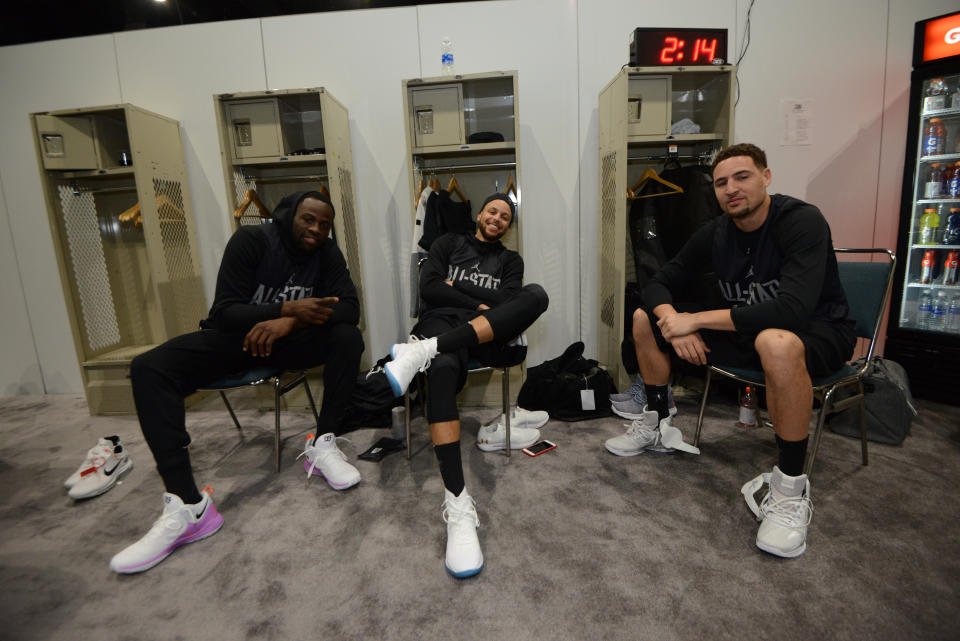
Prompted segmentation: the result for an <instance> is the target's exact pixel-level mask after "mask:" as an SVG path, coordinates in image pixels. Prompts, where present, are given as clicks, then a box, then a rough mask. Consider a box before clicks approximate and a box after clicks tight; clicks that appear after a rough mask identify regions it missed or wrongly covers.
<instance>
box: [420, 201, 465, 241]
mask: <svg viewBox="0 0 960 641" xmlns="http://www.w3.org/2000/svg"><path fill="white" fill-rule="evenodd" d="M473 227H474V221H473V217H472V216H471V215H470V201H467V202H465V203H459V202H457V201H455V200H454V199H453V198H451V197H450V192H448V191H442V190H441V191H438V192H434V193H432V194H430V198H428V199H427V206H426V215H425V218H424V221H423V237H422V238H420V247H422V248H424V249H426V250H429V249H430V245H431V244H432V243H433V241H434V240H436V239H437V238H439V237H440V236H442V235H444V234H446V233H450V232H453V233H456V234H464V233H470V232H472V231H473Z"/></svg>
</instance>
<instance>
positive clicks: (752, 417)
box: [737, 385, 757, 429]
mask: <svg viewBox="0 0 960 641" xmlns="http://www.w3.org/2000/svg"><path fill="white" fill-rule="evenodd" d="M737 424H738V425H739V426H740V427H742V428H744V429H750V428H753V427H756V426H757V399H755V398H754V397H753V390H752V389H751V388H750V386H749V385H747V387H746V389H744V390H743V394H742V395H741V396H740V419H739V421H738V423H737Z"/></svg>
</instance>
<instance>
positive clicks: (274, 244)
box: [200, 192, 360, 332]
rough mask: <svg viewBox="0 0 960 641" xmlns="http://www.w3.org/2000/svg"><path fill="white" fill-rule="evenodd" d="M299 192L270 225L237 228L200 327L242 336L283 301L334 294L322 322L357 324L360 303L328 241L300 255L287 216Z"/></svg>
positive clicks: (334, 246) (272, 315)
mask: <svg viewBox="0 0 960 641" xmlns="http://www.w3.org/2000/svg"><path fill="white" fill-rule="evenodd" d="M303 193H304V192H297V193H294V194H291V195H289V196H286V197H284V199H283V200H282V201H281V202H280V204H279V205H277V208H276V209H275V210H274V212H273V222H270V223H266V224H263V225H255V226H247V227H241V228H240V229H238V230H237V231H236V232H234V234H233V236H231V237H230V240H229V241H228V242H227V247H226V249H225V250H224V252H223V260H222V261H221V263H220V271H219V273H218V274H217V289H216V294H215V295H214V300H213V305H212V306H211V308H210V314H209V316H208V317H207V319H206V320H204V321H202V322H201V323H200V326H201V327H202V328H204V329H219V330H221V331H224V332H247V331H249V330H250V328H252V327H253V326H254V325H256V324H257V323H259V322H260V321H264V320H270V319H272V318H279V316H280V310H281V307H282V306H283V303H284V301H288V300H299V299H301V298H310V297H317V298H322V297H325V296H336V297H338V298H339V299H340V300H339V302H338V303H337V304H336V305H335V306H334V311H333V314H332V315H331V316H330V318H328V319H327V321H326V322H327V324H333V323H349V324H351V325H356V324H358V323H359V322H360V300H359V298H358V296H357V290H356V287H355V286H354V284H353V281H352V280H351V279H350V272H349V270H348V269H347V263H346V261H345V260H344V258H343V254H342V253H341V252H340V248H339V247H337V244H336V242H334V240H333V239H332V238H328V239H327V240H326V241H324V242H323V243H322V244H321V245H320V246H319V247H317V249H315V250H313V251H306V250H303V249H301V248H300V247H298V246H297V244H296V242H295V241H294V240H293V234H292V229H293V217H294V214H295V213H296V207H297V205H298V204H299V203H300V201H301V200H303V198H302V195H303Z"/></svg>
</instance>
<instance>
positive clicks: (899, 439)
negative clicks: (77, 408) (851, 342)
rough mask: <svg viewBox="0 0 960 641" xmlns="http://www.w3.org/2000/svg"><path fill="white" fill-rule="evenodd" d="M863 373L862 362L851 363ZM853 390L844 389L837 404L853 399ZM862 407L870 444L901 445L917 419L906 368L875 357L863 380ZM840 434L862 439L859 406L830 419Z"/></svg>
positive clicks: (839, 391) (838, 392)
mask: <svg viewBox="0 0 960 641" xmlns="http://www.w3.org/2000/svg"><path fill="white" fill-rule="evenodd" d="M850 365H851V366H853V367H856V368H857V369H860V368H861V367H863V359H862V358H861V359H859V360H856V361H854V362H852V363H850ZM851 389H852V388H841V389H838V390H837V391H836V393H835V399H834V400H835V401H840V400H842V399H844V398H847V397H849V396H851V395H852V393H851V392H850V390H851ZM863 403H864V410H865V411H866V414H867V415H866V423H867V440H870V441H874V442H876V443H884V444H886V445H900V444H901V443H903V439H905V438H906V437H907V435H908V434H910V423H911V422H912V421H913V419H914V417H916V415H917V410H916V409H915V408H914V407H913V395H912V394H911V393H910V381H909V379H908V378H907V372H906V371H905V370H904V369H903V367H902V366H901V365H900V364H899V363H897V362H894V361H891V360H887V359H885V358H880V357H876V358H874V359H873V361H872V362H871V363H870V367H869V368H868V369H867V371H866V373H865V374H864V376H863ZM827 425H828V426H829V427H830V429H831V430H832V431H834V432H836V433H837V434H842V435H844V436H851V437H853V438H860V410H859V409H858V408H857V406H856V405H854V406H853V407H850V408H848V409H845V410H843V411H842V412H837V413H836V414H832V415H830V416H829V417H828V418H827Z"/></svg>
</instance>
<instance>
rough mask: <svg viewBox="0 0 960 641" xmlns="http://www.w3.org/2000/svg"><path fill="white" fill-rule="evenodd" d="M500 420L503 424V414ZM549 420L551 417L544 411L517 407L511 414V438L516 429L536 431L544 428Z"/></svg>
mask: <svg viewBox="0 0 960 641" xmlns="http://www.w3.org/2000/svg"><path fill="white" fill-rule="evenodd" d="M498 420H499V421H500V422H501V423H502V422H503V414H500V418H499V419H498ZM549 420H550V415H549V414H547V413H546V412H544V411H539V410H538V411H533V410H525V409H523V408H522V407H515V408H513V411H512V412H510V432H511V434H510V436H513V428H514V427H529V428H534V429H535V428H538V427H543V426H544V425H546V424H547V421H549ZM491 425H492V423H491Z"/></svg>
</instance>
